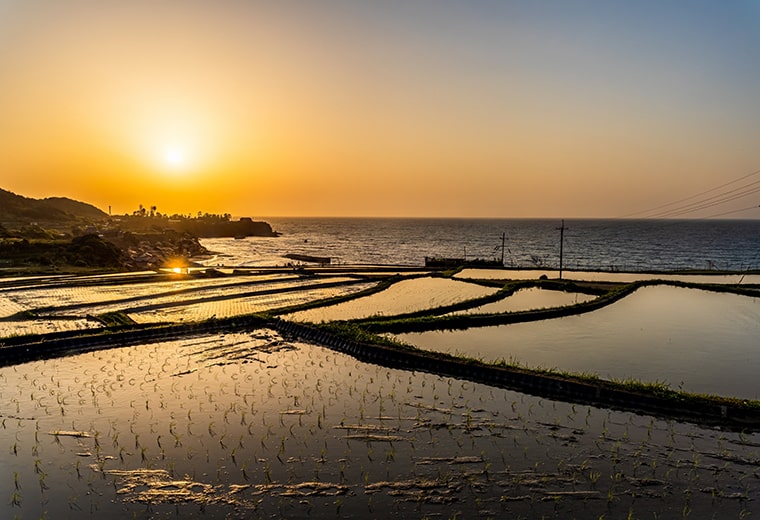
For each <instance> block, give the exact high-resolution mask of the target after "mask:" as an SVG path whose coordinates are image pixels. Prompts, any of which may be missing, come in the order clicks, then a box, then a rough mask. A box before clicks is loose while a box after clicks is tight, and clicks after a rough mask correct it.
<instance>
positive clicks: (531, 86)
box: [0, 0, 760, 218]
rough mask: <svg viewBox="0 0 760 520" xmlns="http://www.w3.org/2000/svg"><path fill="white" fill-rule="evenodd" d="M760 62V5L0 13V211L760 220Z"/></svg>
mask: <svg viewBox="0 0 760 520" xmlns="http://www.w3.org/2000/svg"><path fill="white" fill-rule="evenodd" d="M758 63H760V2H757V1H755V0H732V1H731V2H716V1H702V0H689V1H685V0H678V1H675V0H636V1H614V0H597V1H595V0H586V1H583V0H561V1H560V0H557V1H546V0H525V1H509V0H462V1H451V0H417V1H415V0H398V1H394V0H387V1H376V2H370V1H357V0H344V1H338V0H325V1H318V0H301V1H298V0H292V1H291V0H283V1H256V0H246V1H242V0H240V1H236V0H216V1H211V0H206V1H196V0H151V1H144V0H130V1H129V2H103V1H101V0H0V188H4V189H7V190H10V191H13V192H15V193H19V194H21V195H25V196H28V197H35V198H42V197H49V196H67V197H71V198H75V199H78V200H83V201H86V202H90V203H92V204H95V205H96V206H98V207H100V208H101V209H103V210H105V211H108V208H109V207H110V208H111V210H112V212H113V213H114V214H120V213H128V212H132V211H134V210H135V209H137V208H138V205H140V204H142V205H144V206H146V207H149V206H153V205H156V206H157V208H158V211H160V212H165V213H195V212H197V211H204V212H210V213H232V214H233V215H237V216H377V217H382V216H399V217H516V218H517V217H546V218H583V217H589V218H616V217H625V216H629V215H639V216H654V215H656V214H657V213H656V211H657V210H656V209H655V208H658V207H663V206H664V207H665V208H668V207H670V208H677V207H678V206H666V205H667V204H670V203H674V202H675V201H679V200H681V199H685V198H687V197H689V196H692V195H694V194H699V193H704V192H708V190H711V189H715V190H716V191H712V192H709V193H710V195H705V197H708V196H715V197H718V196H720V195H722V194H724V193H726V192H729V190H736V191H734V192H733V195H741V196H739V197H736V198H735V200H731V201H726V202H720V203H716V204H712V205H709V206H708V207H707V208H704V209H703V210H701V211H692V212H687V213H686V214H684V215H683V216H686V217H709V216H712V215H715V214H725V213H730V214H731V215H732V216H733V217H737V218H760V209H747V208H753V207H756V206H758V204H760V194H754V193H753V192H752V191H751V190H752V189H754V188H755V187H756V186H754V185H752V184H751V183H752V182H756V181H760V178H759V177H757V176H752V175H751V174H752V173H753V172H756V171H757V170H760V146H758V145H759V144H760V67H758V65H757V64H758ZM744 176H748V177H746V178H745V179H744V180H741V181H737V182H736V183H733V184H730V185H728V186H726V187H724V188H721V186H723V185H726V184H729V183H731V182H732V181H735V180H737V179H741V178H742V177H744ZM742 186H747V188H742ZM729 195H730V194H729ZM726 198H731V197H726ZM692 200H693V201H699V200H701V199H699V198H696V199H692ZM714 200H715V201H720V200H722V199H720V198H718V199H714ZM687 209H688V208H687ZM739 210H742V211H739ZM744 210H746V211H744ZM647 211H650V212H649V213H647Z"/></svg>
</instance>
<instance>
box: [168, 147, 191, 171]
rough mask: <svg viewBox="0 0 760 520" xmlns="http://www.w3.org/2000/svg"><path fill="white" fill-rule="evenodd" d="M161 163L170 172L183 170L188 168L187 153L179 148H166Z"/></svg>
mask: <svg viewBox="0 0 760 520" xmlns="http://www.w3.org/2000/svg"><path fill="white" fill-rule="evenodd" d="M163 162H164V165H165V166H167V167H168V168H169V169H171V170H183V169H185V168H187V166H188V154H187V151H186V150H185V149H184V148H182V147H180V146H168V147H166V148H165V149H164V152H163Z"/></svg>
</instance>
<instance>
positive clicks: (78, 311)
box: [0, 274, 374, 338]
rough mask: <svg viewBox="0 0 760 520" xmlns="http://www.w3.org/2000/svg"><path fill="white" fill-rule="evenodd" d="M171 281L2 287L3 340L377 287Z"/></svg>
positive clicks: (225, 313) (338, 280)
mask: <svg viewBox="0 0 760 520" xmlns="http://www.w3.org/2000/svg"><path fill="white" fill-rule="evenodd" d="M165 278H166V277H165ZM168 278H170V279H169V280H166V281H158V282H142V283H134V284H115V285H113V284H110V283H108V282H107V279H106V278H101V279H100V280H99V281H100V282H102V284H101V285H98V284H97V283H92V282H90V283H88V284H81V285H80V284H78V283H76V282H75V281H68V283H65V284H57V285H53V286H48V285H46V284H43V285H33V286H24V287H22V288H14V287H6V288H4V289H0V338H2V337H8V336H13V335H21V334H42V333H49V332H58V331H64V330H76V329H81V328H92V327H97V326H99V323H98V322H97V321H95V320H92V319H87V318H88V316H92V315H96V314H103V313H107V312H117V311H121V312H126V313H128V314H129V316H131V317H132V318H133V319H134V320H135V321H137V322H138V323H153V322H158V321H161V322H163V321H169V322H180V321H193V320H203V319H208V318H211V317H219V318H221V317H229V316H235V315H240V314H249V313H255V312H264V311H268V310H271V309H274V308H281V307H288V306H292V305H299V304H302V303H306V302H310V301H314V300H321V299H326V298H333V297H336V296H345V295H350V294H353V293H356V292H359V291H361V290H364V289H367V288H370V287H372V286H373V285H374V283H373V282H367V281H364V280H362V279H357V278H352V277H346V276H330V277H300V276H296V275H293V274H266V275H255V276H251V275H247V276H238V277H225V278H218V279H186V278H182V277H177V278H174V279H172V277H168ZM97 281H98V280H97V279H96V280H95V282H97ZM23 312H34V313H35V314H36V315H37V319H29V317H28V316H27V315H23V316H14V315H19V313H23Z"/></svg>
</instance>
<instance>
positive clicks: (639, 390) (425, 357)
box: [299, 322, 760, 431]
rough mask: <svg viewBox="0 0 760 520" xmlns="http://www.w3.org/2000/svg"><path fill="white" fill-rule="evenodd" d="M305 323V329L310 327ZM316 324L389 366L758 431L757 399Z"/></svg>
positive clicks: (355, 326)
mask: <svg viewBox="0 0 760 520" xmlns="http://www.w3.org/2000/svg"><path fill="white" fill-rule="evenodd" d="M299 327H301V326H299ZM305 327H306V329H307V330H308V327H309V326H305ZM314 328H315V329H318V330H322V331H325V332H327V333H329V334H332V335H335V336H338V337H340V338H343V339H344V340H346V341H348V342H352V343H354V344H356V345H358V347H356V346H351V347H349V348H350V349H351V350H352V351H353V352H352V353H353V354H354V355H356V356H357V357H358V358H359V359H363V360H365V361H369V362H373V363H377V364H382V365H385V366H390V367H393V368H403V369H407V370H422V371H428V372H433V373H436V374H439V375H442V376H451V377H458V378H463V379H468V380H472V381H475V382H479V383H484V384H489V385H494V386H500V387H505V388H509V389H512V390H516V391H520V392H526V393H529V394H534V395H541V396H545V397H548V398H553V399H559V400H564V401H571V402H577V403H583V404H591V405H595V406H602V407H610V408H615V409H621V410H625V411H634V412H641V413H646V414H651V415H655V416H659V417H664V418H671V419H677V420H685V421H689V422H693V423H696V424H702V425H713V426H721V427H726V428H731V429H737V430H753V431H758V430H760V401H754V400H743V399H736V398H732V397H723V396H716V395H705V394H696V393H689V392H684V391H681V390H673V389H672V388H670V386H669V385H668V384H666V383H663V382H659V381H657V382H645V381H640V380H635V379H626V380H605V379H601V378H600V377H599V376H597V375H596V374H577V373H568V372H561V371H558V370H554V369H544V368H529V367H526V366H523V365H520V364H519V363H515V362H513V361H505V360H502V361H498V362H493V363H491V362H485V361H483V360H480V359H475V358H468V357H464V356H461V355H451V354H446V353H441V352H432V351H427V350H421V349H418V348H416V347H413V346H410V345H406V344H403V343H399V342H397V341H394V340H392V339H389V338H385V337H382V336H378V335H375V334H373V333H372V332H369V331H367V330H366V329H365V328H363V327H362V326H360V325H358V324H356V323H348V322H343V323H334V322H333V323H326V324H321V325H318V326H315V327H314ZM307 335H308V332H307ZM323 339H324V338H323Z"/></svg>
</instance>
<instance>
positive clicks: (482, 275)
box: [455, 269, 760, 285]
mask: <svg viewBox="0 0 760 520" xmlns="http://www.w3.org/2000/svg"><path fill="white" fill-rule="evenodd" d="M541 276H546V277H547V278H559V271H555V270H551V269H546V270H542V269H463V270H462V271H461V272H460V273H458V274H457V275H455V278H462V279H479V280H537V279H538V278H540V277H541ZM562 278H563V279H565V280H579V281H588V282H617V283H632V282H639V281H644V280H667V281H677V282H688V283H713V284H729V285H730V284H735V285H738V284H745V285H746V284H760V275H757V274H746V275H745V274H730V275H723V274H663V273H655V274H651V273H608V272H601V271H563V272H562Z"/></svg>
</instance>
